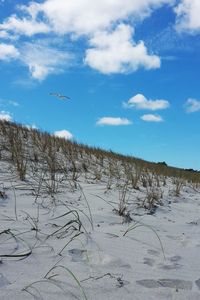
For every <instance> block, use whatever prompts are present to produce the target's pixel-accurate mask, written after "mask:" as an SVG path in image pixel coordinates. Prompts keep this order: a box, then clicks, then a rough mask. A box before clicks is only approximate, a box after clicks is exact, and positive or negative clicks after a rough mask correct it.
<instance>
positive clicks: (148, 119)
mask: <svg viewBox="0 0 200 300" xmlns="http://www.w3.org/2000/svg"><path fill="white" fill-rule="evenodd" d="M141 120H143V121H145V122H163V118H162V117H161V116H159V115H153V114H146V115H143V116H142V117H141Z"/></svg>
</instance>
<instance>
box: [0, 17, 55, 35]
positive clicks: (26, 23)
mask: <svg viewBox="0 0 200 300" xmlns="http://www.w3.org/2000/svg"><path fill="white" fill-rule="evenodd" d="M0 30H2V31H4V32H5V31H8V32H12V33H14V34H17V35H26V36H32V35H34V34H37V33H48V32H50V28H49V26H48V25H47V24H45V23H43V22H38V21H36V20H33V19H30V18H29V19H28V18H21V19H20V18H18V17H17V16H16V15H12V16H11V17H9V18H8V19H6V21H5V22H3V23H2V24H0Z"/></svg>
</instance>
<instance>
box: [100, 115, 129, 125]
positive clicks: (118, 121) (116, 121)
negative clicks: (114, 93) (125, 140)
mask: <svg viewBox="0 0 200 300" xmlns="http://www.w3.org/2000/svg"><path fill="white" fill-rule="evenodd" d="M96 124H97V125H110V126H120V125H131V124H132V122H131V121H130V120H128V119H126V118H112V117H102V118H100V119H99V120H98V121H97V123H96Z"/></svg>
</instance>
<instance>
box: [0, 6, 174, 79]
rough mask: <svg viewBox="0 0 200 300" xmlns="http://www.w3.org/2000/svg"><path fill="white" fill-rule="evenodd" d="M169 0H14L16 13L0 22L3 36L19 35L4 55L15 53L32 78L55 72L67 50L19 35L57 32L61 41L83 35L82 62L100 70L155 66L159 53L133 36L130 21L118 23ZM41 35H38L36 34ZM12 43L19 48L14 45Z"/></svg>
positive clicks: (63, 62) (142, 15)
mask: <svg viewBox="0 0 200 300" xmlns="http://www.w3.org/2000/svg"><path fill="white" fill-rule="evenodd" d="M174 1H175V0H134V1H133V0H123V1H122V0H101V1H97V0H96V1H95V0H76V1H63V0H45V1H42V2H41V1H40V3H39V2H36V1H31V2H30V3H29V4H27V5H18V6H17V9H18V10H16V13H15V14H13V15H10V16H9V17H8V18H6V19H5V20H3V22H2V23H0V35H1V36H2V38H10V39H12V38H16V39H17V38H19V39H18V40H16V41H13V45H9V46H10V47H12V48H10V53H8V54H7V55H4V59H5V57H6V58H9V59H11V58H16V57H18V58H19V60H21V61H22V62H23V63H24V64H25V65H27V66H28V68H29V70H30V73H31V75H32V77H33V78H35V79H39V80H42V79H44V78H45V77H46V76H47V75H48V74H52V73H58V72H60V71H62V70H63V69H64V68H63V65H65V67H66V65H67V66H68V63H69V54H68V53H64V52H63V51H60V50H59V49H58V50H56V49H55V48H54V49H52V48H50V47H49V46H48V47H46V48H45V47H44V48H42V46H41V45H40V46H39V45H38V44H37V45H34V44H33V41H31V43H29V44H28V45H29V46H27V44H26V45H25V46H24V45H23V43H22V44H20V36H23V35H25V36H27V37H29V38H30V37H32V36H34V35H36V34H43V35H44V36H45V37H46V36H48V37H49V34H56V35H58V36H59V37H62V39H63V41H64V39H67V38H68V40H69V37H71V41H72V37H75V38H76V39H77V38H78V37H81V36H85V37H86V38H87V39H88V41H89V45H90V48H89V49H87V50H86V54H85V63H86V64H88V65H89V66H90V67H92V68H94V69H96V70H99V71H100V72H102V73H105V74H110V73H118V72H119V73H124V72H134V71H136V70H138V69H139V68H141V67H142V68H145V69H154V68H159V67H160V58H159V57H158V56H156V55H152V54H151V53H149V52H148V49H147V48H146V46H145V45H144V42H143V41H139V42H134V41H133V40H132V34H133V29H132V28H131V26H130V25H123V24H121V25H118V26H117V24H119V23H123V22H127V21H129V20H130V19H131V21H132V24H135V23H136V22H137V21H138V20H140V21H141V20H142V19H144V18H146V17H147V16H149V15H150V14H151V13H152V11H153V10H154V9H156V8H158V7H160V6H162V5H164V4H172V3H174ZM51 36H52V35H50V37H51ZM66 36H67V37H66ZM40 38H41V39H42V37H41V36H40ZM76 39H75V40H73V42H75V41H76ZM15 42H16V44H17V45H18V47H19V49H18V50H17V49H16V48H15V47H14V43H15ZM101 42H103V44H102V43H101ZM58 47H59V46H58ZM31 48H32V49H31ZM31 50H32V51H31ZM7 51H9V49H8V48H7ZM19 52H20V55H19ZM0 59H1V53H0Z"/></svg>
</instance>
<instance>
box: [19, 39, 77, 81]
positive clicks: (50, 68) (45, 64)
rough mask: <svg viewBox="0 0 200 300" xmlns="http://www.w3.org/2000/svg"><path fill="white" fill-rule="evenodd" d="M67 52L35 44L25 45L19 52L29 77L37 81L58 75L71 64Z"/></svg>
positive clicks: (70, 57) (69, 55) (70, 56)
mask: <svg viewBox="0 0 200 300" xmlns="http://www.w3.org/2000/svg"><path fill="white" fill-rule="evenodd" d="M71 59H72V55H71V54H69V53H68V52H65V51H62V50H59V49H56V48H52V47H51V46H48V45H44V44H40V43H38V42H36V43H26V44H25V45H24V47H23V49H22V50H21V55H20V60H21V61H22V62H23V63H24V64H25V65H27V66H28V68H29V71H30V74H31V76H32V77H33V78H34V79H37V80H43V79H45V78H46V77H47V76H48V75H49V74H58V73H61V72H63V71H64V69H65V68H66V67H67V66H69V65H70V64H71Z"/></svg>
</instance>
